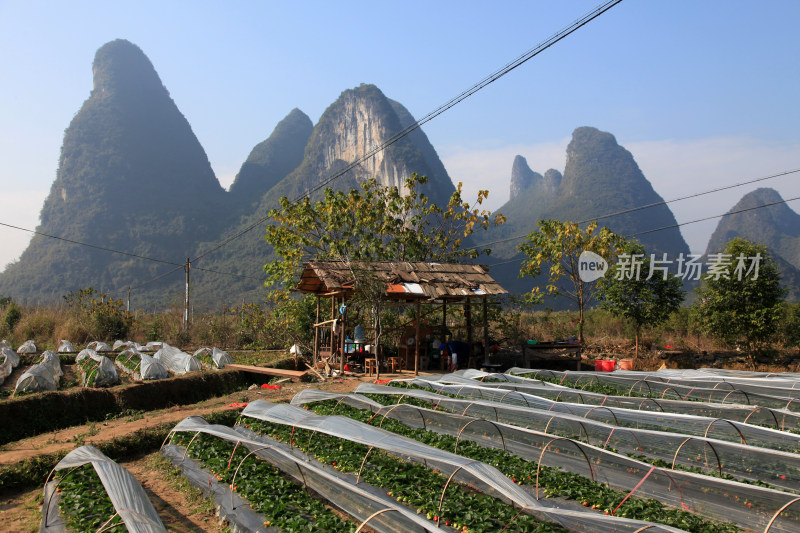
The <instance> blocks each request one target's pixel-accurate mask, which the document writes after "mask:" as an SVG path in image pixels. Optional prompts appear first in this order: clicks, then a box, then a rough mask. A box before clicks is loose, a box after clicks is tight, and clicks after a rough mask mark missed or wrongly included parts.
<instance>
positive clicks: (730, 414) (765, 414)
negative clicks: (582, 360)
mask: <svg viewBox="0 0 800 533" xmlns="http://www.w3.org/2000/svg"><path fill="white" fill-rule="evenodd" d="M515 371H517V372H520V373H523V372H525V371H527V372H533V373H532V374H527V375H528V376H532V377H533V379H531V378H529V377H524V376H520V375H515V374H512V372H515ZM462 375H463V376H464V377H467V378H472V379H477V380H479V381H480V380H484V379H496V380H506V381H510V382H514V383H520V384H525V385H528V386H530V387H534V388H533V389H529V390H531V391H534V390H535V391H536V392H533V393H534V394H538V395H539V396H545V397H547V398H551V399H558V400H567V401H571V402H577V403H586V404H594V405H606V404H611V405H615V406H617V407H624V408H626V409H641V410H649V411H662V412H669V413H684V414H688V415H697V416H706V417H713V418H726V419H729V420H735V421H737V422H747V423H751V424H758V425H763V426H771V427H775V429H781V430H787V429H800V413H794V412H792V411H788V410H786V409H772V408H769V407H761V406H758V405H737V404H722V403H709V402H702V401H697V400H693V401H691V400H674V399H666V398H663V397H659V398H657V399H656V398H650V399H649V400H647V401H645V400H643V399H642V398H638V397H629V396H611V395H605V394H598V393H594V392H587V391H584V390H576V389H574V388H569V387H564V386H560V385H554V384H552V383H548V382H546V381H539V380H537V379H535V378H536V377H542V378H556V373H555V372H554V371H552V370H534V371H531V370H530V369H520V368H512V369H511V370H509V371H508V373H505V374H486V373H485V372H478V371H474V370H471V371H466V372H464V373H463V374H462ZM565 377H566V375H565V374H562V377H561V378H556V379H564V378H565ZM591 379H592V378H591V377H589V378H587V379H584V380H582V381H581V382H580V383H576V384H575V386H576V387H580V386H582V385H584V384H588V383H590V382H591ZM642 386H644V385H642ZM661 396H663V394H662V395H661Z"/></svg>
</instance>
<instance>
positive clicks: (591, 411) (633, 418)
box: [405, 379, 800, 453]
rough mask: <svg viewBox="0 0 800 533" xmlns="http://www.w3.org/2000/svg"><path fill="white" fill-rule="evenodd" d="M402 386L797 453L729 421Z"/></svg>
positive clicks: (795, 446) (777, 436)
mask: <svg viewBox="0 0 800 533" xmlns="http://www.w3.org/2000/svg"><path fill="white" fill-rule="evenodd" d="M405 383H408V384H410V385H417V386H421V387H424V388H428V389H431V390H434V391H436V392H440V393H443V394H449V395H454V396H458V397H461V398H476V399H481V400H488V401H492V402H498V403H502V404H509V405H516V406H522V407H535V408H536V409H541V410H545V411H549V412H551V413H566V414H571V415H575V416H579V417H584V418H591V419H593V420H599V421H602V422H605V423H607V424H611V425H614V426H619V427H629V428H639V429H652V430H654V431H668V432H674V433H682V434H685V435H687V436H700V437H710V438H714V439H719V440H727V441H732V442H742V443H745V444H749V445H751V446H760V447H762V448H769V449H773V450H781V451H789V452H793V453H794V452H800V435H797V434H794V433H789V432H786V431H779V430H776V429H771V428H765V427H760V426H754V425H751V424H744V423H741V422H735V421H732V420H726V419H719V418H707V417H699V416H692V415H682V414H677V413H669V414H666V413H661V412H654V411H637V410H632V409H623V408H619V407H613V406H610V405H603V406H597V405H585V404H576V403H569V402H559V401H553V400H549V399H546V398H542V397H541V396H536V395H533V394H528V393H525V392H520V391H515V390H507V389H502V388H497V387H490V386H487V385H491V384H486V385H484V384H482V383H479V382H472V383H473V384H469V383H465V384H463V385H462V384H447V383H442V382H435V381H426V380H422V379H415V380H410V381H405ZM495 385H497V384H495Z"/></svg>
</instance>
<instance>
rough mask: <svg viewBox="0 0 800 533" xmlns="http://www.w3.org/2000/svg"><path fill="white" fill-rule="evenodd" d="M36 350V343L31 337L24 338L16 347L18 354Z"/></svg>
mask: <svg viewBox="0 0 800 533" xmlns="http://www.w3.org/2000/svg"><path fill="white" fill-rule="evenodd" d="M38 351H39V349H38V348H37V347H36V343H35V342H33V340H31V339H28V340H26V341H25V342H23V343H22V344H21V345H20V346H19V348H17V353H18V354H31V353H36V352H38Z"/></svg>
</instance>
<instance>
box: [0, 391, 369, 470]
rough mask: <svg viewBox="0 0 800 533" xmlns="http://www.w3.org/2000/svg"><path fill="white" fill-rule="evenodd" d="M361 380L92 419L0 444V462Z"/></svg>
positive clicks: (244, 394) (237, 394)
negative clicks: (261, 400)
mask: <svg viewBox="0 0 800 533" xmlns="http://www.w3.org/2000/svg"><path fill="white" fill-rule="evenodd" d="M360 383H361V380H359V379H347V380H337V381H331V382H327V383H315V384H309V383H285V384H282V385H281V389H279V390H269V389H255V390H245V391H239V392H234V393H231V394H228V395H225V396H220V397H218V398H212V399H210V400H205V401H203V402H200V403H196V404H192V405H183V406H175V407H171V408H169V409H162V410H160V411H149V412H146V413H136V414H132V415H128V416H124V417H121V418H116V419H112V420H108V421H105V422H94V423H89V424H87V425H83V426H73V427H70V428H66V429H62V430H59V431H53V432H50V433H43V434H41V435H37V436H35V437H30V438H27V439H23V440H19V441H16V442H10V443H8V444H6V445H4V446H2V448H0V465H7V464H14V463H18V462H20V461H24V460H25V459H30V458H32V457H36V456H39V455H44V454H49V453H54V452H58V451H61V450H67V451H68V450H72V449H74V448H75V447H76V446H77V445H78V444H79V443H80V442H83V443H84V444H97V443H99V442H104V441H109V440H112V439H114V438H117V437H121V436H124V435H128V434H130V433H133V432H135V431H137V430H140V429H143V428H149V427H155V426H158V425H160V424H164V423H177V422H179V421H181V420H183V419H184V418H186V417H187V416H192V415H198V416H202V415H204V414H208V413H210V412H213V411H220V410H225V409H236V408H235V407H229V405H230V404H231V403H235V402H249V401H253V400H257V399H264V400H270V401H272V402H288V401H289V400H290V399H291V398H292V396H294V395H295V394H297V392H298V391H300V390H301V389H305V388H308V387H310V386H314V387H317V388H320V389H322V390H329V391H334V392H351V391H352V390H353V389H355V388H356V387H357V386H358V385H359V384H360Z"/></svg>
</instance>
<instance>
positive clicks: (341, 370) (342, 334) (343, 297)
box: [339, 294, 347, 376]
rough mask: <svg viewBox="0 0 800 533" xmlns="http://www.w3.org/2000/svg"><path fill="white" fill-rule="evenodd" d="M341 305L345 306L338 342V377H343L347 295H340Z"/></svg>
mask: <svg viewBox="0 0 800 533" xmlns="http://www.w3.org/2000/svg"><path fill="white" fill-rule="evenodd" d="M342 305H344V306H345V311H344V314H343V315H342V333H341V335H340V337H341V339H340V341H339V342H340V344H341V347H342V360H341V362H340V364H339V375H340V376H344V358H345V356H346V352H345V348H346V347H347V346H346V343H345V339H346V338H347V335H345V334H344V332H345V328H346V327H347V307H346V306H347V295H346V294H342Z"/></svg>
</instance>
